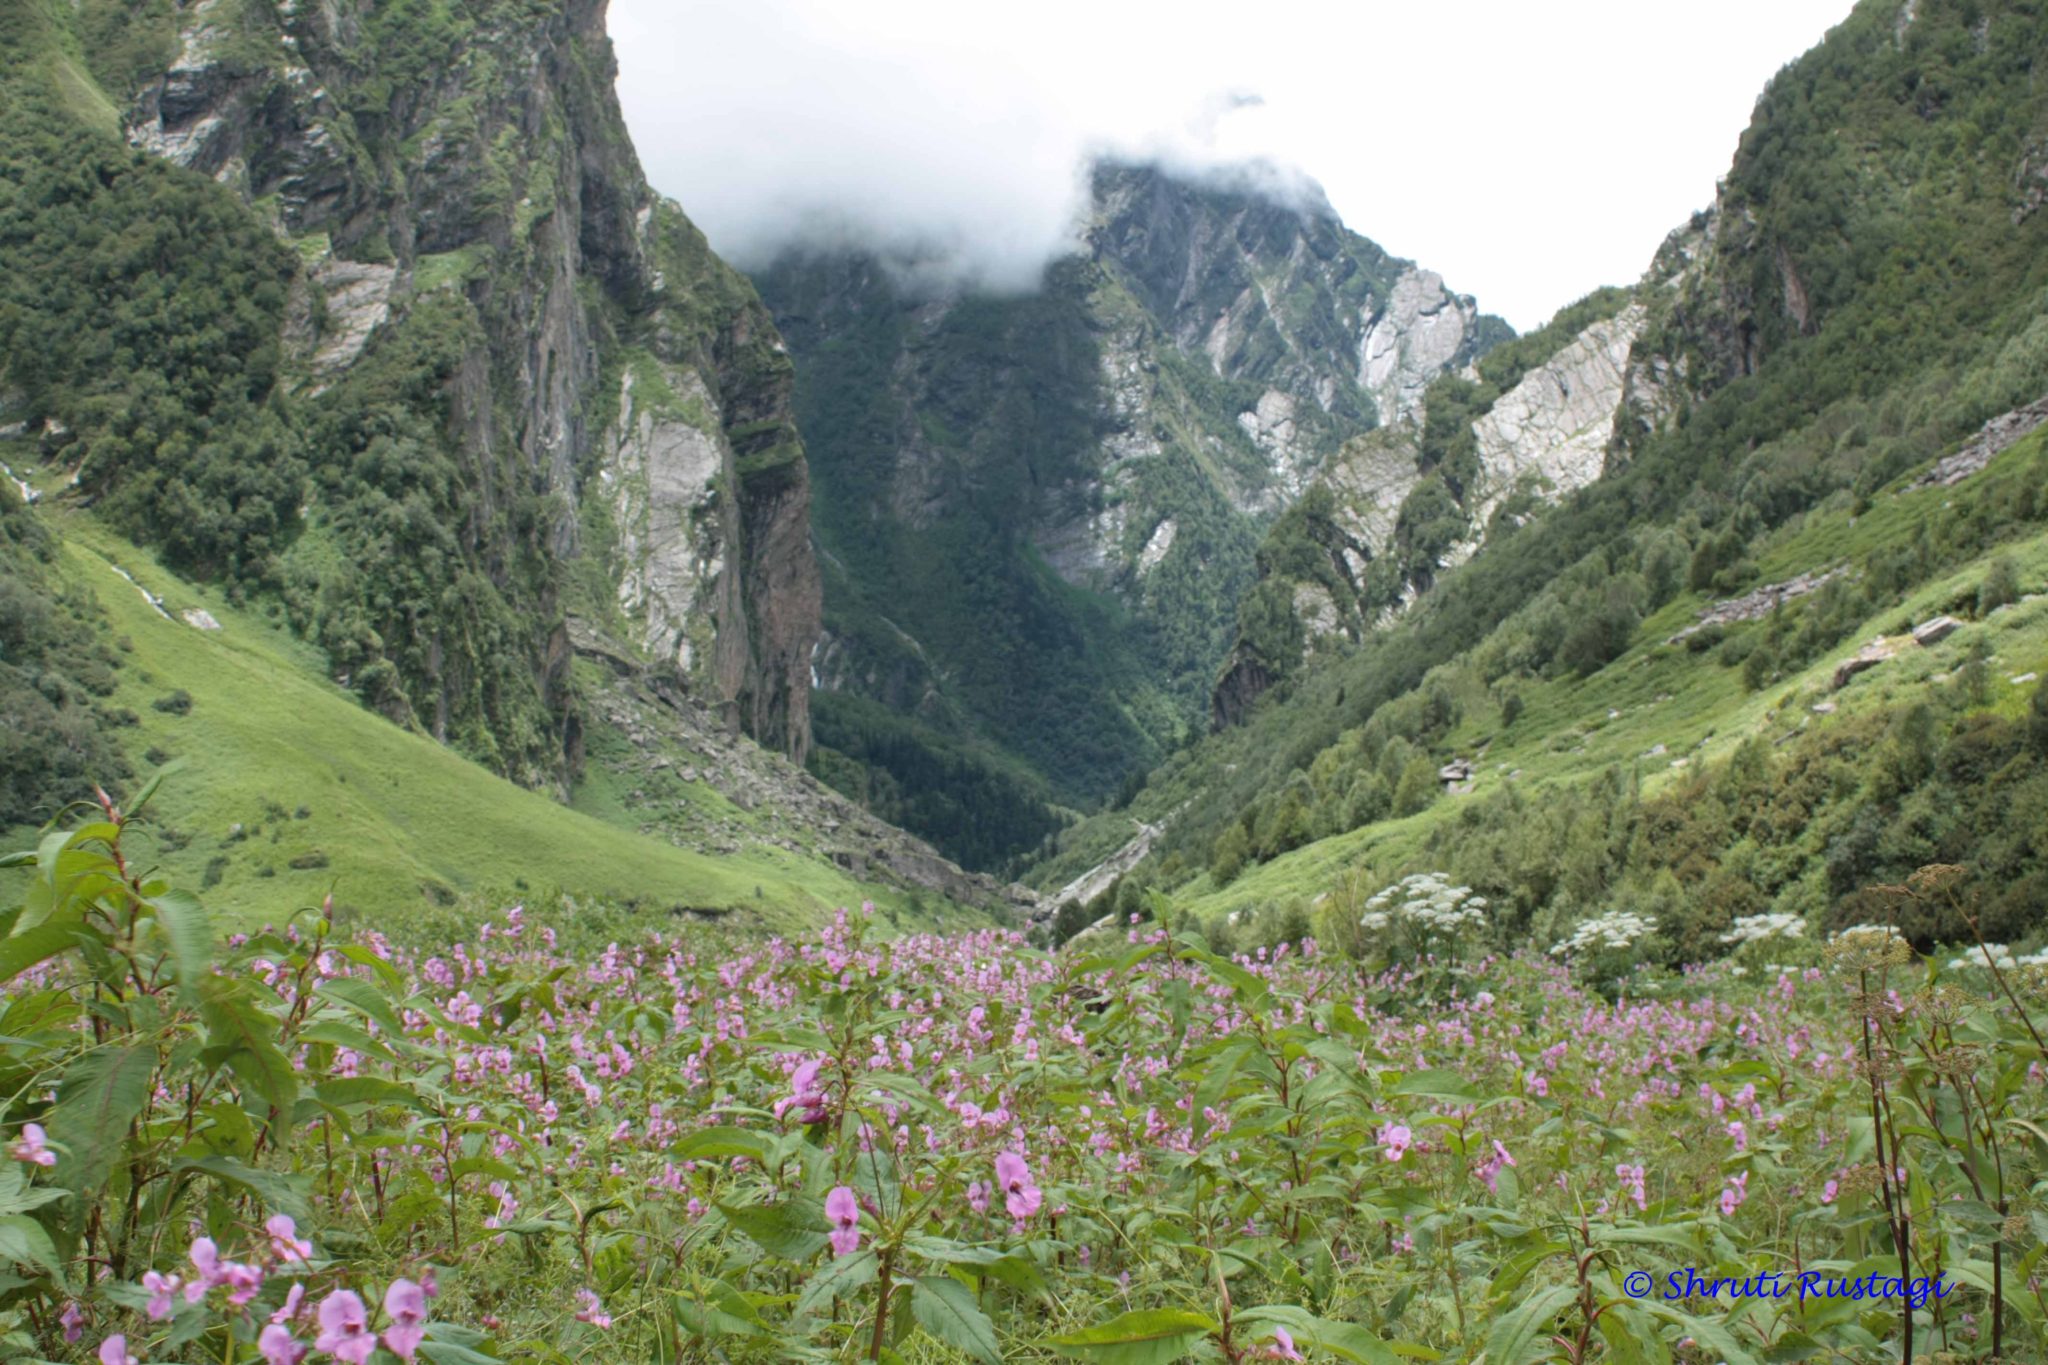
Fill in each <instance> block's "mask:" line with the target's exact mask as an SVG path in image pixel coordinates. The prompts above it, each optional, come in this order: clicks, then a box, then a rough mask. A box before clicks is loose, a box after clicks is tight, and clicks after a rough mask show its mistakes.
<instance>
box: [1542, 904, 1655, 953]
mask: <svg viewBox="0 0 2048 1365" xmlns="http://www.w3.org/2000/svg"><path fill="white" fill-rule="evenodd" d="M1655 932H1657V921H1656V920H1654V919H1652V918H1650V917H1649V916H1648V915H1638V914H1637V913H1636V912H1635V911H1633V910H1609V911H1608V912H1607V913H1606V914H1604V915H1596V916H1594V917H1593V918H1592V919H1589V920H1581V921H1580V922H1579V926H1578V927H1577V928H1576V929H1574V930H1572V936H1571V937H1570V938H1568V939H1566V940H1564V941H1563V942H1562V943H1559V944H1557V945H1556V946H1555V947H1553V948H1552V949H1551V950H1550V951H1551V952H1552V953H1553V954H1557V955H1560V956H1566V957H1569V956H1571V955H1572V954H1574V953H1583V952H1585V951H1586V950H1587V949H1589V948H1626V947H1628V946H1629V945H1630V944H1632V943H1634V942H1635V941H1636V940H1637V939H1639V938H1642V937H1644V936H1646V935H1649V934H1654V933H1655Z"/></svg>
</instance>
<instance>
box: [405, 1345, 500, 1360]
mask: <svg viewBox="0 0 2048 1365" xmlns="http://www.w3.org/2000/svg"><path fill="white" fill-rule="evenodd" d="M420 1354H421V1355H423V1356H425V1357H426V1358H427V1359H428V1360H431V1361H433V1362H434V1365H500V1362H499V1360H498V1358H497V1357H496V1356H487V1355H485V1354H484V1353H483V1352H482V1351H478V1350H474V1349H472V1348H470V1347H468V1346H462V1345H458V1344H457V1343H455V1342H452V1341H423V1342H421V1343H420Z"/></svg>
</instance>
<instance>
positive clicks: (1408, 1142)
mask: <svg viewBox="0 0 2048 1365" xmlns="http://www.w3.org/2000/svg"><path fill="white" fill-rule="evenodd" d="M1379 1141H1380V1145H1381V1146H1383V1147H1385V1148H1386V1149H1387V1151H1386V1155H1387V1160H1389V1161H1399V1160H1400V1159H1401V1158H1402V1157H1404V1156H1406V1155H1407V1154H1408V1149H1409V1148H1410V1147H1412V1146H1414V1145H1415V1134H1413V1133H1411V1132H1409V1131H1408V1125H1407V1124H1405V1123H1390V1124H1387V1125H1386V1126H1385V1127H1383V1128H1381V1129H1380V1134H1379Z"/></svg>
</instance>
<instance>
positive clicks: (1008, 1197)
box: [996, 1152, 1044, 1218]
mask: <svg viewBox="0 0 2048 1365" xmlns="http://www.w3.org/2000/svg"><path fill="white" fill-rule="evenodd" d="M996 1184H997V1185H998V1186H1000V1187H1001V1188H1002V1191H1003V1207H1005V1208H1007V1209H1008V1210H1009V1211H1010V1216H1011V1217H1012V1218H1029V1217H1030V1216H1031V1215H1032V1214H1034V1213H1037V1212H1038V1206H1039V1204H1040V1202H1042V1200H1043V1199H1044V1195H1043V1194H1042V1193H1041V1192H1040V1191H1039V1188H1038V1186H1036V1185H1034V1184H1032V1183H1031V1168H1030V1167H1028V1166H1026V1165H1025V1164H1024V1158H1023V1157H1022V1156H1021V1155H1019V1154H1018V1153H1016V1152H1004V1153H1003V1154H1002V1155H1001V1156H999V1157H997V1158H996Z"/></svg>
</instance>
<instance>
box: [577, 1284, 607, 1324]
mask: <svg viewBox="0 0 2048 1365" xmlns="http://www.w3.org/2000/svg"><path fill="white" fill-rule="evenodd" d="M576 1297H577V1298H579V1299H581V1300H583V1307H582V1308H581V1309H580V1310H578V1312H577V1314H576V1321H578V1322H587V1323H589V1324H590V1325H591V1326H592V1327H595V1328H598V1329H599V1330H603V1329H604V1328H606V1327H609V1326H611V1325H612V1315H611V1314H609V1313H607V1312H605V1311H604V1301H603V1300H601V1299H599V1298H598V1297H597V1295H596V1294H595V1293H593V1292H591V1291H590V1290H588V1289H579V1290H577V1291H576Z"/></svg>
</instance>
